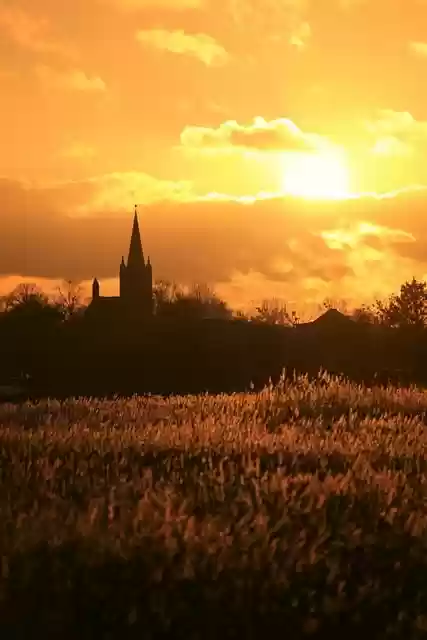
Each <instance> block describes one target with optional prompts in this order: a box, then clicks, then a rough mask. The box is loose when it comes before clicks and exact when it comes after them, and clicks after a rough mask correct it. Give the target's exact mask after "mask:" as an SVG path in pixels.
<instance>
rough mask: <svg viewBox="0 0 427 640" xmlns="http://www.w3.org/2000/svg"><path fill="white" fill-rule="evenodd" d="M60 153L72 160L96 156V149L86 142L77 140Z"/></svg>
mask: <svg viewBox="0 0 427 640" xmlns="http://www.w3.org/2000/svg"><path fill="white" fill-rule="evenodd" d="M59 155H61V156H62V157H63V158H70V159H72V160H81V159H88V158H94V157H95V156H96V149H94V148H93V147H91V146H90V145H87V144H85V143H84V142H78V141H75V142H72V143H71V144H69V145H67V146H66V147H64V148H63V149H62V150H61V152H60V154H59Z"/></svg>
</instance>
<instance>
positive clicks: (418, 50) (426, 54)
mask: <svg viewBox="0 0 427 640" xmlns="http://www.w3.org/2000/svg"><path fill="white" fill-rule="evenodd" d="M409 49H410V51H411V53H413V54H415V55H416V56H420V57H422V58H427V42H410V43H409Z"/></svg>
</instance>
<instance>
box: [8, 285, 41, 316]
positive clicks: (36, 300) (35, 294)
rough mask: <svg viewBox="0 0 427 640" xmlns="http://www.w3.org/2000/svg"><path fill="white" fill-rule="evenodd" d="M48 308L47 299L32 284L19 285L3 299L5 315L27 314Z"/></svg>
mask: <svg viewBox="0 0 427 640" xmlns="http://www.w3.org/2000/svg"><path fill="white" fill-rule="evenodd" d="M48 306H49V298H48V297H47V296H46V295H45V294H44V293H43V291H42V290H41V289H40V288H39V287H37V285H35V284H32V283H22V284H19V285H18V286H17V287H15V289H13V291H11V292H10V293H9V294H7V295H6V296H5V297H4V309H5V312H6V313H12V312H14V313H24V312H26V313H28V312H36V311H40V310H41V309H45V308H46V307H48Z"/></svg>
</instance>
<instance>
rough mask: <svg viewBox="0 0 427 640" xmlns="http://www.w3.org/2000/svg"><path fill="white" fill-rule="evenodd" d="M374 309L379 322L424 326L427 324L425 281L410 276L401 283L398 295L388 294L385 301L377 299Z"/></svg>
mask: <svg viewBox="0 0 427 640" xmlns="http://www.w3.org/2000/svg"><path fill="white" fill-rule="evenodd" d="M375 311H376V316H377V318H378V321H379V322H380V324H383V325H386V326H389V327H397V328H402V327H413V328H424V327H425V326H426V325H427V283H426V282H423V281H418V280H416V279H415V278H412V280H411V281H410V282H405V283H404V284H402V286H401V287H400V294H399V295H392V296H390V298H389V299H388V301H386V302H381V301H379V300H377V302H376V303H375Z"/></svg>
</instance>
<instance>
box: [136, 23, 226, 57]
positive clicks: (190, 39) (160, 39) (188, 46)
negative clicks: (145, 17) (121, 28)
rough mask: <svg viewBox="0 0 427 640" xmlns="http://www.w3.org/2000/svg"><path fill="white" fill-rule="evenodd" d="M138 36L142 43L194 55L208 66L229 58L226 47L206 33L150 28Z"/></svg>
mask: <svg viewBox="0 0 427 640" xmlns="http://www.w3.org/2000/svg"><path fill="white" fill-rule="evenodd" d="M136 38H137V40H138V42H140V43H141V44H143V45H145V46H149V47H153V48H155V49H159V50H160V51H169V52H170V53H177V54H183V55H189V56H193V57H195V58H197V59H199V60H200V61H201V62H203V63H204V64H206V65H207V66H221V65H224V64H226V63H227V61H228V59H229V54H228V53H227V51H226V50H225V49H224V47H222V46H221V45H220V44H219V43H218V42H217V41H216V40H215V39H214V38H212V36H209V35H207V34H205V33H194V34H190V33H185V32H184V31H182V30H176V31H167V30H166V29H150V30H140V31H138V32H137V34H136Z"/></svg>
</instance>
